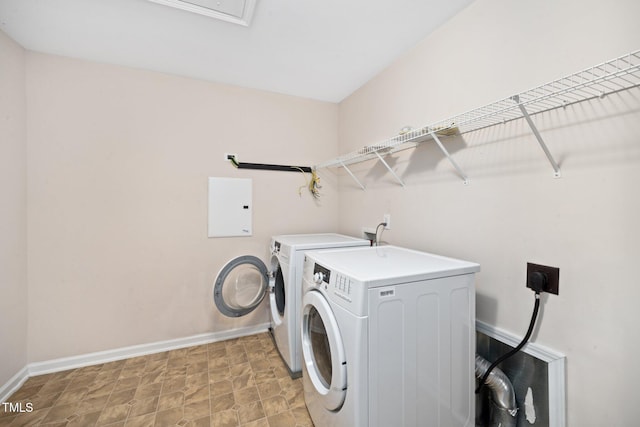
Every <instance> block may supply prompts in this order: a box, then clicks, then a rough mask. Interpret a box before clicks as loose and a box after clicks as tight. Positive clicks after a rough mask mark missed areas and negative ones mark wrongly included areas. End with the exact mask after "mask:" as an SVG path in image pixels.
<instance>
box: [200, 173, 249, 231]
mask: <svg viewBox="0 0 640 427" xmlns="http://www.w3.org/2000/svg"><path fill="white" fill-rule="evenodd" d="M251 194H252V181H251V179H249V178H212V177H210V178H209V237H233V236H251V234H252V232H253V231H252V195H251Z"/></svg>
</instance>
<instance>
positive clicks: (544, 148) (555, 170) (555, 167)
mask: <svg viewBox="0 0 640 427" xmlns="http://www.w3.org/2000/svg"><path fill="white" fill-rule="evenodd" d="M511 99H513V102H515V103H516V104H518V108H519V109H520V111H521V112H522V116H523V117H524V119H525V120H526V121H527V124H528V125H529V127H530V128H531V132H533V135H534V136H535V137H536V139H537V140H538V144H540V147H541V148H542V151H544V154H545V155H546V156H547V159H548V160H549V163H551V167H553V176H554V177H555V178H560V177H561V176H562V174H561V173H560V166H558V162H556V161H555V159H554V158H553V156H552V155H551V152H550V151H549V148H548V147H547V144H545V143H544V139H542V136H541V135H540V132H539V131H538V128H537V127H536V125H535V123H533V120H531V116H530V115H529V112H528V111H527V109H526V108H525V106H524V105H523V104H522V103H521V102H520V96H518V95H514V96H512V97H511Z"/></svg>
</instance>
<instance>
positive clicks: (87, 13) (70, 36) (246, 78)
mask: <svg viewBox="0 0 640 427" xmlns="http://www.w3.org/2000/svg"><path fill="white" fill-rule="evenodd" d="M472 1H473V0H322V1H313V0H308V1H304V0H257V6H256V9H255V11H254V14H253V18H252V21H251V25H250V26H249V27H243V26H240V25H237V24H232V23H228V22H224V21H220V20H216V19H213V18H210V17H206V16H201V15H197V14H193V13H190V12H186V11H183V10H179V9H174V8H171V7H167V6H165V5H161V4H157V3H152V2H149V1H147V0H0V29H1V30H2V31H4V32H5V33H7V34H8V35H9V36H10V37H11V38H13V39H14V40H16V41H17V42H18V43H20V44H21V45H22V46H24V47H25V48H26V49H29V50H33V51H38V52H45V53H51V54H56V55H63V56H68V57H73V58H83V59H89V60H93V61H99V62H104V63H111V64H119V65H125V66H130V67H135V68H141V69H147V70H154V71H160V72H164V73H171V74H177V75H181V76H187V77H193V78H198V79H204V80H209V81H215V82H221V83H228V84H233V85H239V86H244V87H250V88H257V89H263V90H268V91H273V92H279V93H285V94H289V95H295V96H301V97H305V98H312V99H318V100H323V101H331V102H339V101H341V100H342V99H344V98H345V97H347V96H348V95H350V94H351V93H352V92H353V91H355V90H356V89H358V88H359V87H360V86H362V85H363V84H364V83H366V82H367V81H368V80H369V79H371V78H372V77H373V76H375V75H376V74H377V73H379V72H380V71H382V70H383V69H384V68H385V67H387V66H388V65H389V64H391V63H392V62H393V61H394V60H395V59H397V58H398V57H399V56H400V55H402V54H403V53H404V52H406V51H408V50H409V49H411V48H412V47H413V46H415V45H416V44H417V43H418V42H419V41H420V40H421V39H423V38H424V37H425V36H427V35H428V34H429V33H431V32H432V31H434V30H435V29H436V28H437V27H438V26H440V25H441V24H442V23H444V22H445V21H446V20H448V19H449V18H451V17H452V16H453V15H455V14H456V13H457V12H459V11H460V10H462V9H463V8H464V7H466V6H467V5H468V4H469V3H471V2H472Z"/></svg>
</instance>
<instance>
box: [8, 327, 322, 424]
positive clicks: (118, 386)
mask: <svg viewBox="0 0 640 427" xmlns="http://www.w3.org/2000/svg"><path fill="white" fill-rule="evenodd" d="M7 401H8V402H12V403H18V402H21V403H22V408H27V407H28V405H27V403H31V404H32V406H33V411H32V412H24V413H19V414H16V413H12V412H8V411H5V409H4V408H5V405H3V406H2V407H0V427H4V426H12V427H13V426H56V427H58V426H68V427H72V426H79V427H85V426H111V427H116V426H175V425H177V426H183V427H184V426H243V427H244V426H246V427H303V426H313V423H312V422H311V419H310V418H309V413H308V412H307V409H306V407H305V405H304V396H303V392H302V381H301V379H296V380H292V379H291V378H290V377H289V374H288V372H287V369H286V367H285V365H284V363H283V362H282V360H281V358H280V355H279V354H278V351H277V350H276V348H275V346H274V344H273V340H272V339H271V336H270V335H269V334H268V333H262V334H258V335H252V336H247V337H242V338H236V339H231V340H227V341H220V342H216V343H212V344H206V345H200V346H196V347H190V348H185V349H180V350H172V351H167V352H164V353H157V354H152V355H148V356H141V357H135V358H132V359H126V360H121V361H117V362H110V363H105V364H102V365H95V366H88V367H84V368H78V369H73V370H69V371H64V372H57V373H53V374H46V375H40V376H35V377H31V378H29V379H28V380H27V381H26V382H25V384H24V385H23V386H22V387H21V388H20V389H19V390H18V391H16V392H15V393H14V394H13V395H12V396H11V397H10V398H9V399H8V400H7Z"/></svg>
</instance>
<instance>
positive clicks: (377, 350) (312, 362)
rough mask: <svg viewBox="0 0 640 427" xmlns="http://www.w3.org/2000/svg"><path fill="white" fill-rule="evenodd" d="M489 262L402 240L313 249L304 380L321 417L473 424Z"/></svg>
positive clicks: (313, 411) (326, 422)
mask: <svg viewBox="0 0 640 427" xmlns="http://www.w3.org/2000/svg"><path fill="white" fill-rule="evenodd" d="M479 270H480V266H479V265H478V264H475V263H471V262H467V261H461V260H456V259H452V258H447V257H443V256H438V255H433V254H428V253H424V252H418V251H413V250H409V249H404V248H399V247H394V246H382V247H370V248H354V249H342V250H327V251H312V252H307V254H306V257H305V263H304V273H303V293H304V296H303V301H302V353H303V387H304V398H305V402H306V404H307V408H308V409H309V414H310V415H311V418H312V419H313V422H314V424H315V425H318V426H338V427H340V426H344V427H354V426H380V427H387V426H438V427H463V426H464V427H472V426H473V425H474V422H475V421H474V418H475V399H474V398H473V387H474V385H475V377H474V355H475V291H474V273H475V272H477V271H479Z"/></svg>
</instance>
